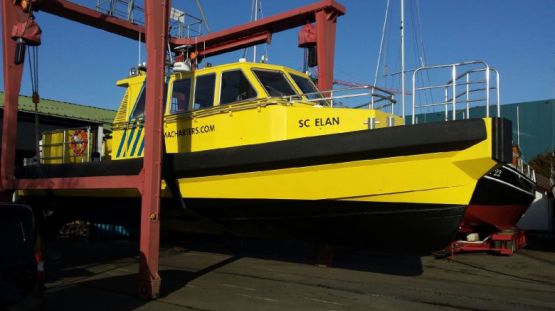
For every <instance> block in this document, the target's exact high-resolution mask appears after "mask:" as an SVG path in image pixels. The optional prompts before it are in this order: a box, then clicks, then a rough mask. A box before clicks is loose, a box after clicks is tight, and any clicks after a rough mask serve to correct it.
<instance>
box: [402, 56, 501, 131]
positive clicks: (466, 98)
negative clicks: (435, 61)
mask: <svg viewBox="0 0 555 311" xmlns="http://www.w3.org/2000/svg"><path fill="white" fill-rule="evenodd" d="M476 65H482V66H483V67H482V68H471V69H470V70H466V71H464V72H463V73H457V70H458V69H459V68H461V67H464V66H476ZM449 68H451V72H450V74H449V76H450V78H449V79H448V81H447V83H444V84H435V85H434V84H432V85H422V86H420V85H419V86H417V83H416V81H417V79H416V78H417V75H418V74H419V73H421V72H424V71H431V70H435V69H449ZM491 72H493V73H494V74H495V83H492V81H491V79H490V75H491ZM480 73H484V74H485V77H484V78H482V79H478V80H477V79H473V80H471V78H474V76H475V75H476V74H480ZM484 84H485V86H483V85H484ZM457 87H464V89H463V91H457ZM440 89H443V97H444V101H443V102H442V103H437V104H436V103H433V104H428V103H426V104H417V102H416V101H417V98H418V96H417V93H418V92H422V91H429V92H433V91H438V90H440ZM493 90H495V91H496V102H495V103H494V104H495V105H496V107H497V116H498V117H499V116H501V107H500V88H499V72H498V71H497V70H496V69H495V68H491V67H490V66H489V65H488V64H487V63H486V62H485V61H482V60H477V61H469V62H460V63H453V64H444V65H434V66H424V67H420V68H418V69H416V70H414V71H413V75H412V94H413V97H412V124H415V123H416V114H417V109H421V108H426V107H434V106H440V105H443V106H445V120H446V121H447V120H456V118H457V114H458V112H457V109H458V108H457V106H458V104H465V109H464V110H465V111H466V114H465V117H464V118H467V119H468V118H470V103H476V102H485V105H486V116H487V117H489V115H490V104H491V96H490V92H491V91H493ZM481 92H485V97H483V96H482V97H478V98H476V97H472V94H477V93H481Z"/></svg>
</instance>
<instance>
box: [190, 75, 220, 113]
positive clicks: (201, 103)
mask: <svg viewBox="0 0 555 311" xmlns="http://www.w3.org/2000/svg"><path fill="white" fill-rule="evenodd" d="M215 86H216V75H215V74H208V75H203V76H198V77H197V79H196V84H195V101H194V105H193V110H198V109H204V108H210V107H212V106H213V105H214V89H215Z"/></svg>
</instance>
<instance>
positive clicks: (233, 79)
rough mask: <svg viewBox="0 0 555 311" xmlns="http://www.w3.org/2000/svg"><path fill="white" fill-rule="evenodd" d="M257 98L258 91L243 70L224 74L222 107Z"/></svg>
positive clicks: (221, 97) (221, 95)
mask: <svg viewBox="0 0 555 311" xmlns="http://www.w3.org/2000/svg"><path fill="white" fill-rule="evenodd" d="M255 97H256V91H255V90H254V88H253V87H252V85H251V83H250V82H249V79H248V78H247V77H246V76H245V74H244V73H243V71H242V70H233V71H226V72H224V73H222V88H221V92H220V105H225V104H229V103H233V102H238V101H243V100H246V99H250V98H255Z"/></svg>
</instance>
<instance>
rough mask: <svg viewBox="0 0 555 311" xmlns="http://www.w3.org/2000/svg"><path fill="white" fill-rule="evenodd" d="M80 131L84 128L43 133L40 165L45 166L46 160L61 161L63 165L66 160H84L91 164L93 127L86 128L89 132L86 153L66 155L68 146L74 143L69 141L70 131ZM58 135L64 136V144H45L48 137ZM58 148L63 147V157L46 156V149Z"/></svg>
mask: <svg viewBox="0 0 555 311" xmlns="http://www.w3.org/2000/svg"><path fill="white" fill-rule="evenodd" d="M78 129H84V127H78V128H69V129H60V130H53V131H48V132H43V133H42V137H43V139H42V144H41V152H40V158H39V163H43V164H44V160H53V159H61V160H62V163H66V158H68V157H69V158H76V159H77V158H83V160H84V161H86V162H90V161H91V159H92V153H93V149H92V141H91V133H92V131H91V127H90V126H88V127H86V130H87V140H86V142H87V147H86V151H85V152H83V153H82V154H73V155H67V154H66V147H67V145H70V144H71V143H72V142H71V140H68V135H67V133H68V131H72V130H73V131H75V130H78ZM56 133H61V134H62V142H57V143H50V144H45V143H44V142H45V137H46V136H47V135H54V134H56ZM57 146H61V147H62V150H61V154H62V155H61V156H50V157H46V156H45V155H44V152H45V149H46V148H48V147H57Z"/></svg>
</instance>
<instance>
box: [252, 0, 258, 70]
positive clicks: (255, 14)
mask: <svg viewBox="0 0 555 311" xmlns="http://www.w3.org/2000/svg"><path fill="white" fill-rule="evenodd" d="M254 20H255V21H257V20H258V0H256V1H255V2H254ZM252 62H253V63H256V45H255V46H254V49H253V56H252Z"/></svg>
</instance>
